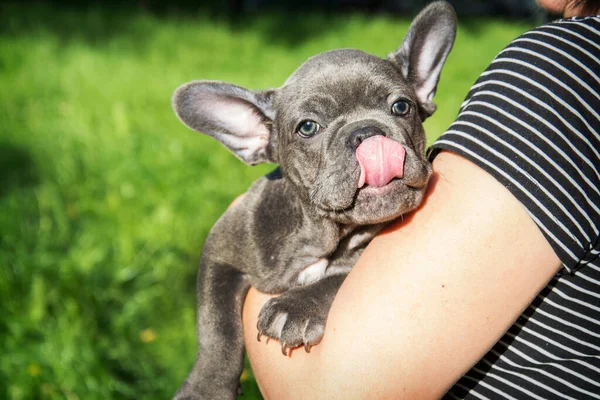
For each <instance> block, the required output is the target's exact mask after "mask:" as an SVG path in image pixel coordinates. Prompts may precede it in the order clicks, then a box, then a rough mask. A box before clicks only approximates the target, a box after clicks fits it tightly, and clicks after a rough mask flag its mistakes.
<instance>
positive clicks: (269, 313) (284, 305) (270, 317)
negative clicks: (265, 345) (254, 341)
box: [258, 290, 329, 355]
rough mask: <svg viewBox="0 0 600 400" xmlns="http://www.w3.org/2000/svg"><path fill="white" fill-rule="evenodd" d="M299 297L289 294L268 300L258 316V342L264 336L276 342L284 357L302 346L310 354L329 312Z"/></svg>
mask: <svg viewBox="0 0 600 400" xmlns="http://www.w3.org/2000/svg"><path fill="white" fill-rule="evenodd" d="M302 297H303V296H298V295H297V293H295V291H293V290H292V291H289V292H286V293H284V294H282V295H281V296H279V297H277V298H274V299H271V300H269V301H268V302H267V303H266V304H265V305H264V307H263V308H262V310H260V314H259V316H258V340H260V338H261V336H263V335H264V336H267V337H270V338H273V339H277V340H279V342H280V343H281V351H282V353H283V354H284V355H287V349H288V348H294V347H299V346H304V349H305V350H306V352H309V351H310V348H311V347H312V346H314V345H316V344H318V343H319V342H320V341H321V339H322V338H323V333H324V331H325V322H326V319H327V312H328V310H329V309H328V308H327V309H325V310H322V307H319V305H318V304H315V303H314V301H311V299H310V298H309V299H307V298H302ZM323 311H324V312H323Z"/></svg>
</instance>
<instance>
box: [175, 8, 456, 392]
mask: <svg viewBox="0 0 600 400" xmlns="http://www.w3.org/2000/svg"><path fill="white" fill-rule="evenodd" d="M455 34H456V16H455V14H454V11H453V9H452V7H451V6H450V5H449V4H447V3H445V2H435V3H432V4H431V5H429V6H428V7H427V8H426V9H425V10H423V11H422V12H421V13H420V14H419V15H418V16H417V18H416V19H415V20H414V21H413V23H412V25H411V26H410V29H409V31H408V33H407V35H406V37H405V39H404V41H403V43H402V45H401V46H400V48H399V49H398V50H396V51H395V52H393V53H391V54H390V55H389V56H388V57H387V59H381V58H379V57H376V56H373V55H370V54H367V53H364V52H362V51H359V50H351V49H343V50H333V51H328V52H325V53H321V54H319V55H317V56H314V57H312V58H310V59H309V60H308V61H306V62H305V63H304V64H303V65H302V66H301V67H300V68H298V70H296V71H295V72H294V73H293V74H292V75H291V76H290V77H289V78H288V80H287V81H286V82H285V84H284V85H283V86H282V87H281V88H279V89H271V90H265V91H251V90H247V89H244V88H242V87H239V86H235V85H232V84H229V83H225V82H215V81H194V82H190V83H188V84H186V85H183V86H181V87H180V88H179V89H177V91H176V92H175V94H174V95H173V107H174V109H175V112H176V113H177V116H178V117H179V119H181V121H182V122H183V123H184V124H186V125H187V126H188V127H190V128H192V129H194V130H196V131H199V132H203V133H206V134H208V135H210V136H212V137H214V138H215V139H217V140H219V141H220V142H221V143H222V144H223V145H225V147H227V148H228V149H229V150H231V151H232V152H233V153H234V154H235V155H236V156H238V157H239V158H240V159H241V160H242V161H244V162H245V163H247V164H250V165H254V164H257V163H262V162H272V163H277V164H279V168H277V169H276V170H275V171H273V172H272V173H270V174H268V175H267V176H265V177H263V178H260V179H259V180H258V181H256V182H255V183H254V184H253V185H252V187H251V188H250V189H249V190H248V193H247V195H246V197H245V198H244V200H243V201H242V202H239V203H238V204H236V205H234V206H233V207H231V208H230V209H229V210H227V212H226V213H225V214H224V215H223V216H222V217H221V218H220V219H219V221H218V222H217V223H216V225H215V226H214V227H213V229H212V230H211V232H210V234H209V235H208V238H207V239H206V243H205V245H204V249H203V252H202V258H201V264H200V269H199V273H198V321H197V323H198V329H197V334H198V355H197V357H196V362H195V365H194V368H193V369H192V371H191V373H190V374H189V376H188V378H187V379H186V381H185V383H184V384H183V386H182V387H181V388H180V389H179V391H178V392H177V394H176V395H175V399H233V398H235V397H236V394H237V391H238V386H239V377H240V374H241V372H242V369H243V366H244V339H243V332H242V320H241V313H242V304H243V302H244V298H245V296H246V293H247V291H248V288H249V287H250V286H254V287H255V288H257V289H258V290H260V291H263V292H267V293H282V294H281V296H279V297H277V298H275V299H272V300H270V301H269V302H268V303H267V304H266V305H265V306H264V307H263V309H262V310H261V312H260V315H259V321H258V330H259V340H260V336H261V335H264V336H267V337H270V338H273V339H277V340H279V341H280V343H281V346H282V351H283V353H284V354H286V352H287V349H288V348H294V347H298V346H305V349H306V350H307V351H308V350H309V348H310V346H312V345H315V344H317V343H319V341H320V340H321V338H322V336H323V332H324V328H325V322H326V320H327V314H328V312H329V308H330V306H331V303H332V301H333V298H334V296H335V294H336V292H337V290H338V289H339V287H340V285H341V284H342V282H343V281H344V278H345V277H346V275H347V274H348V272H349V271H350V270H351V268H352V266H353V265H354V263H355V262H356V260H357V258H358V256H359V255H360V254H361V253H362V250H363V249H364V247H365V246H366V244H367V243H368V242H369V241H370V240H371V239H372V238H373V236H374V235H375V234H376V233H377V232H378V231H379V230H380V229H381V228H382V227H383V226H384V225H385V224H386V223H387V222H389V221H391V220H393V219H395V218H397V217H398V216H400V215H402V214H403V213H406V212H407V211H410V210H413V209H414V208H415V207H417V206H418V205H419V204H420V202H421V201H422V199H423V195H424V192H425V188H426V185H427V181H428V179H429V177H430V175H431V167H430V165H429V163H428V162H427V161H426V159H425V158H424V150H425V143H426V139H425V133H424V131H423V126H422V121H423V120H424V119H425V118H427V117H428V116H430V115H431V114H432V113H433V112H434V111H435V108H436V107H435V104H434V103H433V102H432V99H433V96H434V94H435V91H436V86H437V82H438V79H439V74H440V71H441V69H442V66H443V64H444V62H445V60H446V57H447V55H448V53H449V51H450V49H451V48H452V45H453V43H454V38H455Z"/></svg>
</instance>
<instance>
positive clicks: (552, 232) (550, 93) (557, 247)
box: [429, 17, 600, 273]
mask: <svg viewBox="0 0 600 400" xmlns="http://www.w3.org/2000/svg"><path fill="white" fill-rule="evenodd" d="M599 43H600V19H599V18H597V17H590V18H581V19H565V20H559V21H556V22H554V23H551V24H547V25H543V26H541V27H539V28H537V29H535V30H532V31H530V32H528V33H526V34H524V35H523V36H521V37H519V38H518V39H516V40H514V41H513V42H512V43H511V44H510V45H509V46H508V47H507V48H506V49H504V50H503V51H502V52H501V53H500V54H499V55H498V56H497V57H496V59H495V60H494V61H493V62H492V64H491V65H490V66H489V67H488V69H487V70H486V71H485V72H484V73H483V74H482V75H481V76H480V77H479V79H478V80H477V82H476V83H475V85H474V86H473V87H472V89H471V91H470V92H469V94H468V95H467V99H466V100H465V102H464V103H463V105H462V107H461V110H460V112H459V115H458V117H457V119H456V121H455V122H454V123H453V124H452V125H451V126H450V128H449V129H448V130H447V131H446V132H445V133H444V134H443V135H442V136H441V137H440V138H439V139H438V140H437V141H436V142H435V143H434V144H433V146H432V147H431V148H430V149H429V157H430V159H431V160H432V159H433V158H434V157H435V156H436V154H438V153H439V151H440V150H442V149H445V150H449V151H451V152H454V153H457V154H460V155H461V156H463V157H466V158H467V159H469V160H471V161H472V162H474V163H475V164H477V165H478V166H480V167H481V168H483V169H484V170H486V171H487V172H489V173H490V174H491V175H493V176H494V177H495V178H496V179H498V181H500V182H501V183H502V184H503V185H505V186H506V187H507V188H508V189H509V190H510V191H511V193H512V194H513V195H514V196H515V197H516V198H517V199H518V200H519V201H520V202H521V203H522V204H523V206H524V207H525V208H526V210H527V211H528V213H529V215H530V216H531V218H532V219H533V220H534V221H535V223H536V224H537V226H538V227H539V228H540V230H541V231H542V233H543V234H544V236H545V237H546V239H547V240H548V242H549V243H550V245H551V246H552V248H553V249H554V251H555V252H556V254H557V255H558V256H559V258H560V259H561V261H562V263H563V265H564V268H565V269H566V270H567V272H569V273H573V272H574V271H576V270H577V269H579V268H581V267H583V266H585V265H587V264H589V263H591V262H594V261H595V260H597V258H598V254H599V253H600V248H599V247H600V246H599V243H598V227H599V226H600V161H599V160H600V134H599V132H600V116H599V112H600V77H599V71H600V45H599Z"/></svg>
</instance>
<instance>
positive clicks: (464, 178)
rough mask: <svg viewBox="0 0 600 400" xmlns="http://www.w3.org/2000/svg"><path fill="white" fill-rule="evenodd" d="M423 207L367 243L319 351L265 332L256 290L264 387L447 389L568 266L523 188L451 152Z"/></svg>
mask: <svg viewBox="0 0 600 400" xmlns="http://www.w3.org/2000/svg"><path fill="white" fill-rule="evenodd" d="M433 166H434V176H433V178H432V183H431V185H430V189H429V193H428V196H427V199H426V201H425V203H424V204H423V205H422V206H421V208H420V209H419V210H417V211H415V212H413V213H412V214H410V215H408V216H406V217H405V218H404V219H403V220H402V221H398V222H396V223H395V224H394V225H393V226H392V227H391V228H390V229H388V230H386V231H385V232H383V233H382V234H380V235H379V236H378V237H377V238H376V239H375V240H374V241H373V242H372V243H371V244H370V245H369V246H368V248H367V249H366V251H365V252H364V254H363V255H362V257H361V258H360V260H359V261H358V263H357V265H356V266H355V267H354V269H353V271H352V272H351V273H350V275H349V276H348V278H347V279H346V281H345V282H344V284H343V286H342V288H341V289H340V291H339V292H338V294H337V297H336V299H335V301H334V303H333V307H332V309H331V312H330V314H329V319H328V321H327V328H326V332H325V337H324V339H323V341H322V342H321V344H319V345H318V346H315V347H314V348H313V349H312V351H311V353H310V354H305V353H304V350H300V349H298V350H295V351H293V352H292V354H291V356H290V357H283V356H282V355H281V349H280V346H279V345H278V344H276V343H274V341H271V342H270V343H269V344H267V345H265V339H263V341H262V342H258V341H257V340H256V335H257V330H256V319H257V315H258V312H259V311H260V308H261V306H262V304H264V302H265V301H266V300H268V298H269V297H268V296H266V295H264V294H261V293H258V292H256V291H255V290H251V291H250V293H249V295H248V298H247V300H246V304H245V308H244V329H245V335H246V346H247V350H248V354H249V357H250V360H251V363H252V367H253V370H254V373H255V376H256V379H257V381H258V384H259V386H260V388H261V391H262V392H263V394H264V396H265V398H271V399H284V398H285V399H289V398H301V399H305V398H311V399H313V398H314V399H316V398H328V399H334V398H343V399H351V398H357V399H358V398H362V399H364V398H403V397H404V398H409V399H415V398H438V397H440V396H441V395H443V394H444V392H445V391H446V390H448V389H449V387H450V386H451V385H452V384H453V383H454V382H455V381H456V380H458V379H459V378H460V377H461V376H462V375H463V374H464V373H465V372H466V371H467V370H468V369H469V368H470V367H471V366H472V365H473V364H475V363H476V362H477V361H478V360H479V359H480V358H481V357H483V355H484V354H485V353H486V352H487V351H488V350H489V349H490V348H491V347H492V346H493V345H494V344H495V343H496V341H497V340H498V339H499V338H500V337H501V336H502V335H503V333H504V332H505V331H506V330H507V329H508V328H509V327H510V326H511V325H512V323H513V322H514V321H515V320H516V319H517V317H518V316H519V315H520V313H521V312H522V311H523V310H524V309H525V308H526V307H527V306H528V305H529V303H530V302H531V301H532V300H533V298H534V297H535V296H536V295H537V294H538V292H539V291H540V290H541V289H542V288H543V287H544V286H545V285H546V283H547V282H548V281H549V280H550V279H551V278H552V276H553V275H554V274H555V273H556V272H557V271H558V269H559V268H560V261H559V259H558V257H557V256H556V255H555V253H554V252H553V250H552V248H551V247H550V245H549V244H548V242H547V241H546V240H545V238H544V236H543V235H542V233H541V232H540V231H539V229H538V227H537V226H536V224H535V223H534V222H533V221H532V219H531V218H530V217H529V215H528V214H527V212H526V211H525V209H524V208H523V207H522V206H521V204H520V203H519V202H518V201H517V200H516V199H515V198H514V197H513V195H512V194H511V193H510V192H509V191H508V190H507V189H506V188H505V187H504V186H502V185H501V184H500V183H498V182H497V181H496V180H495V179H494V178H493V177H492V176H490V175H489V174H488V173H486V172H485V171H483V170H482V169H480V168H479V167H478V166H476V165H475V164H473V163H471V162H470V161H468V160H466V159H463V158H461V157H460V156H457V155H455V154H452V153H449V152H442V153H441V154H440V155H439V156H438V157H437V158H436V159H435V161H434V163H433Z"/></svg>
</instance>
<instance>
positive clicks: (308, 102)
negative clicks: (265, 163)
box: [279, 49, 414, 111]
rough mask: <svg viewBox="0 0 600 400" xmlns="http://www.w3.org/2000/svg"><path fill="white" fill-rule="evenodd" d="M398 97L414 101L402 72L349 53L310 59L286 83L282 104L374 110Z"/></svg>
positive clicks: (377, 60) (366, 56)
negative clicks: (378, 105) (357, 107)
mask: <svg viewBox="0 0 600 400" xmlns="http://www.w3.org/2000/svg"><path fill="white" fill-rule="evenodd" d="M394 97H396V98H399V97H405V98H413V97H414V92H413V91H412V88H411V87H409V85H407V84H406V81H405V80H404V78H403V77H402V75H401V73H400V71H399V70H398V69H397V68H396V67H395V66H394V65H393V64H392V63H391V62H389V61H387V60H384V59H381V58H379V57H376V56H373V55H370V54H368V53H365V52H362V51H360V50H351V49H348V50H334V51H330V52H326V53H321V54H319V55H317V56H315V57H313V58H310V59H309V60H308V61H306V62H305V63H304V64H303V65H302V66H301V67H300V68H298V69H297V70H296V72H294V73H293V74H292V75H291V76H290V77H289V79H288V80H287V81H286V83H285V85H284V86H283V87H282V88H281V93H280V97H279V100H280V101H283V102H285V104H286V106H287V107H286V108H289V107H290V106H295V107H297V108H299V109H306V108H320V107H319V106H321V107H322V106H324V103H326V104H327V103H329V106H330V107H336V106H339V105H340V104H342V103H343V104H345V105H346V106H349V105H357V106H358V105H361V106H363V107H370V106H375V105H377V104H381V102H386V101H388V98H394ZM299 111H301V110H299Z"/></svg>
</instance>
